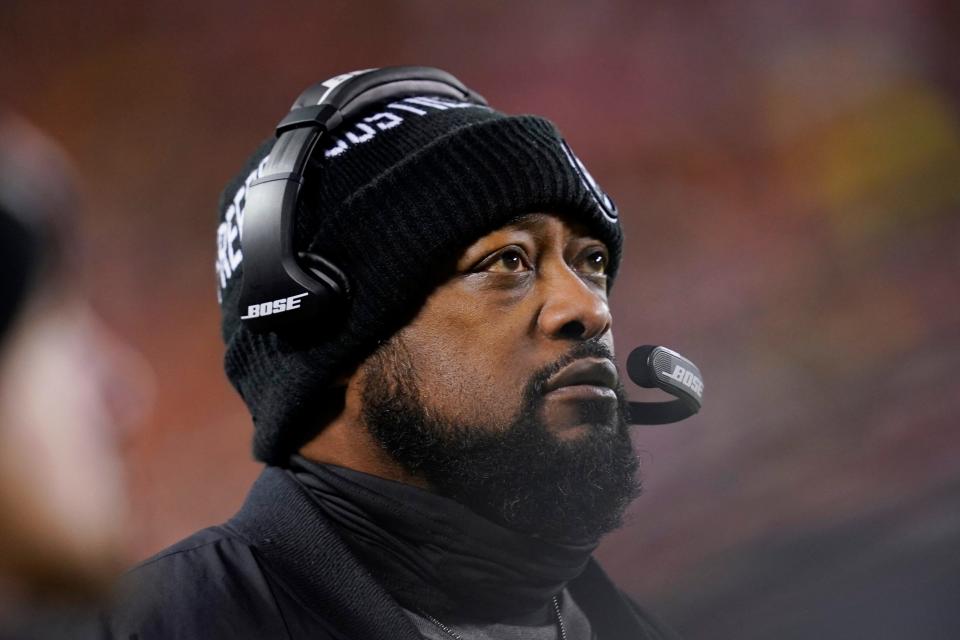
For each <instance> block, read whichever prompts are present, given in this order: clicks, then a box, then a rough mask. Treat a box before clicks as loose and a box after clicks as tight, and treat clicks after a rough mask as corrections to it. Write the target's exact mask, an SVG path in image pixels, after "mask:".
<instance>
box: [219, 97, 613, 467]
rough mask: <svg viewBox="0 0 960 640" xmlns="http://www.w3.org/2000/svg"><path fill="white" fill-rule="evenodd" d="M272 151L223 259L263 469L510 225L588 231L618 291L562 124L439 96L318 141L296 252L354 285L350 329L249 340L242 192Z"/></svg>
mask: <svg viewBox="0 0 960 640" xmlns="http://www.w3.org/2000/svg"><path fill="white" fill-rule="evenodd" d="M272 144H273V139H271V140H268V141H267V142H265V143H264V144H262V145H261V146H260V148H259V149H258V150H257V151H256V152H255V153H254V154H253V156H252V157H251V158H250V160H249V161H248V162H247V165H246V167H245V168H244V169H243V171H241V173H240V174H239V175H238V176H237V177H236V178H235V179H234V180H233V181H232V182H231V183H230V184H229V185H228V186H227V187H226V189H225V190H224V193H223V196H222V197H221V202H220V226H219V228H218V232H217V261H216V270H217V279H218V297H219V300H220V308H221V313H222V334H223V339H224V342H225V344H226V355H225V368H226V373H227V377H228V378H229V379H230V381H231V383H232V384H233V385H234V386H235V387H236V389H237V391H239V393H240V395H241V396H242V397H243V399H244V401H245V402H246V404H247V406H248V407H249V409H250V412H251V414H252V416H253V422H254V427H255V433H254V442H253V453H254V456H255V457H256V458H258V459H259V460H261V461H263V462H267V463H274V464H279V463H283V462H284V461H286V460H287V458H288V457H289V456H290V454H291V453H293V452H295V451H296V450H297V449H299V447H300V446H302V445H303V444H305V443H306V442H307V441H309V440H310V439H311V438H312V437H313V436H314V435H316V433H318V432H319V430H320V429H322V427H323V424H322V420H321V418H320V417H319V416H321V415H322V413H323V411H322V410H323V406H324V402H325V401H328V400H327V399H328V398H329V396H328V394H327V393H326V391H327V390H328V389H330V388H331V386H332V382H333V381H334V380H335V379H336V377H337V376H338V375H340V374H341V373H343V372H346V371H349V370H350V369H351V368H352V367H354V366H356V365H357V364H358V363H359V362H362V361H363V360H364V359H365V358H366V357H367V356H368V355H369V354H370V353H372V352H373V350H374V349H375V348H376V347H377V345H378V344H380V343H382V342H383V341H384V340H386V339H387V338H389V337H390V336H391V335H392V334H393V333H394V332H396V331H397V330H398V329H400V328H401V327H402V326H404V325H405V324H406V323H407V322H408V321H409V320H410V319H411V318H412V317H413V315H414V314H415V313H416V311H417V310H418V309H419V308H420V306H421V305H422V304H423V301H424V300H425V299H426V297H427V296H428V295H429V293H430V291H431V290H432V289H433V288H434V287H435V286H436V285H437V284H439V281H438V279H437V274H438V272H442V270H443V269H446V268H448V267H449V266H450V265H452V264H453V262H454V261H455V259H456V258H457V256H458V255H459V254H460V253H461V252H462V251H463V250H464V249H465V248H466V247H467V246H469V245H470V244H472V243H473V242H474V241H476V240H477V239H478V238H480V237H482V236H484V235H486V234H487V233H490V232H491V231H493V230H495V229H498V228H500V227H502V226H504V225H505V224H507V223H508V222H509V221H511V220H512V219H514V218H516V217H518V216H521V215H524V214H527V213H535V212H543V213H556V214H561V215H566V216H570V217H573V218H575V219H577V220H578V221H580V222H583V223H585V224H586V225H588V227H589V228H590V229H591V231H592V233H594V234H595V235H596V236H597V238H598V239H600V240H602V241H604V242H605V243H606V245H607V246H608V249H609V252H610V262H609V271H608V273H609V275H610V280H611V281H612V278H613V276H614V275H615V274H616V271H617V266H618V264H619V261H620V253H621V241H622V234H621V229H620V224H619V219H618V217H617V212H616V208H615V207H614V205H613V203H612V202H611V201H610V199H609V198H608V197H607V196H606V194H605V193H604V192H603V191H602V190H601V189H599V187H598V186H597V185H596V183H595V182H594V181H593V179H592V178H591V177H590V174H589V173H588V172H587V171H586V169H585V168H584V167H583V165H582V163H580V161H579V160H578V159H577V158H576V156H575V155H574V154H573V152H572V151H571V150H570V148H569V147H568V146H567V144H566V143H565V142H564V140H563V138H562V137H561V136H560V134H559V132H558V131H557V129H556V128H555V127H554V126H553V124H551V123H550V122H549V121H547V120H545V119H543V118H539V117H536V116H507V115H504V114H502V113H499V112H497V111H494V110H492V109H490V108H487V107H481V106H477V105H473V104H468V103H459V102H453V101H451V100H447V99H444V98H439V97H436V96H411V97H407V98H403V99H397V98H394V99H393V101H392V102H384V103H381V104H379V105H377V106H374V107H371V108H370V109H369V110H368V111H367V112H365V113H362V114H360V115H359V116H358V117H357V118H355V119H354V120H353V121H352V122H347V123H345V124H344V125H343V126H341V127H340V128H338V129H337V130H336V131H335V132H334V135H333V136H331V137H330V138H329V139H327V140H324V141H322V142H321V143H320V144H319V145H318V147H317V149H316V150H315V151H314V153H313V157H312V159H311V161H310V163H309V165H308V168H307V171H306V174H305V177H304V187H303V190H302V193H301V199H300V203H299V207H298V213H297V219H296V238H295V248H296V249H297V250H298V251H304V250H306V251H310V252H313V253H317V254H320V255H322V256H324V257H325V258H327V259H328V260H330V261H332V262H333V263H334V264H336V265H337V266H338V267H339V268H340V269H341V270H342V271H344V272H345V273H346V274H347V277H348V279H349V284H350V287H351V296H350V299H349V302H348V303H347V308H346V310H345V311H344V313H343V318H342V320H341V321H340V322H339V323H338V324H337V326H336V328H335V329H334V330H333V331H330V330H327V331H320V330H319V328H318V331H317V332H316V335H310V336H307V337H304V336H297V337H296V338H294V337H292V336H286V335H278V334H276V333H265V334H258V333H253V332H251V331H250V330H249V329H248V328H246V327H245V326H244V325H243V323H242V321H241V320H240V317H239V316H240V313H239V295H240V288H241V287H240V279H241V278H242V277H243V255H242V249H241V242H240V237H239V236H240V230H241V227H242V224H241V223H242V218H243V207H244V196H245V193H246V185H248V184H249V183H250V181H252V180H254V179H255V178H256V177H257V176H258V173H259V172H260V171H261V169H262V167H263V166H264V159H265V157H266V155H267V154H268V153H269V152H270V149H271V147H272ZM447 275H449V274H447Z"/></svg>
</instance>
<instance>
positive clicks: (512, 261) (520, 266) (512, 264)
mask: <svg viewBox="0 0 960 640" xmlns="http://www.w3.org/2000/svg"><path fill="white" fill-rule="evenodd" d="M480 270H482V271H491V272H493V273H521V272H523V271H529V270H530V261H529V260H528V259H527V254H526V253H524V252H523V249H521V248H520V247H507V248H506V249H503V250H502V251H500V252H499V253H497V254H495V255H493V256H490V258H489V259H487V260H485V261H484V263H483V264H482V265H480Z"/></svg>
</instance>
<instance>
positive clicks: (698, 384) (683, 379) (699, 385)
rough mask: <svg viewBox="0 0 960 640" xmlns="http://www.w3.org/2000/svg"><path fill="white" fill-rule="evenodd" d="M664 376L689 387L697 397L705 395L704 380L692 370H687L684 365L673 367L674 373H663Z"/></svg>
mask: <svg viewBox="0 0 960 640" xmlns="http://www.w3.org/2000/svg"><path fill="white" fill-rule="evenodd" d="M662 375H663V377H664V378H670V379H671V380H676V381H677V382H679V383H680V384H682V385H683V386H685V387H687V388H689V389H690V390H691V391H693V392H694V393H695V394H697V397H698V398H699V397H701V396H702V395H703V381H702V380H701V379H700V378H698V377H697V375H696V374H695V373H693V372H692V371H687V370H686V369H685V368H684V367H682V366H680V365H679V364H678V365H675V366H674V367H673V373H664V374H662Z"/></svg>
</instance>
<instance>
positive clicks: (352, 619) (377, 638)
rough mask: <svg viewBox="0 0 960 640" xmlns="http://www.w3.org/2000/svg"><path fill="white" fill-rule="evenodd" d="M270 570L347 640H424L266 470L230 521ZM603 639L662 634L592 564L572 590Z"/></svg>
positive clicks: (314, 510) (309, 510) (298, 491)
mask: <svg viewBox="0 0 960 640" xmlns="http://www.w3.org/2000/svg"><path fill="white" fill-rule="evenodd" d="M227 526H228V527H230V528H231V529H233V530H234V531H236V532H237V533H238V534H240V535H241V536H242V537H243V538H245V539H246V540H247V542H249V543H250V544H251V545H252V546H253V547H254V548H255V549H256V552H257V554H258V556H259V557H260V558H262V560H263V561H264V563H265V564H266V565H267V566H268V567H269V568H270V569H271V570H272V571H274V572H275V573H277V574H279V575H280V576H282V577H283V580H284V581H285V582H286V583H287V584H288V585H289V586H290V587H291V589H292V590H293V592H294V593H296V594H297V595H298V596H299V598H300V599H301V600H302V601H303V603H304V605H305V606H306V607H307V608H308V609H310V610H312V611H318V612H322V614H321V615H322V616H323V617H324V620H325V622H326V623H328V624H329V625H331V626H333V627H334V628H335V629H337V630H338V631H340V632H341V633H342V634H343V637H345V638H364V640H381V639H382V640H422V638H421V636H420V634H419V633H418V631H417V630H416V627H414V625H413V623H412V622H411V621H410V619H409V618H407V616H406V614H405V613H404V612H403V610H402V609H401V608H400V606H399V605H398V604H397V602H396V601H395V600H394V599H393V598H392V597H391V596H390V595H389V594H388V593H387V592H386V591H385V590H384V589H383V588H382V587H381V586H380V585H379V584H378V583H377V582H376V581H375V580H374V579H373V578H372V577H371V576H370V574H369V572H368V571H367V570H366V568H365V567H363V565H361V564H360V562H359V561H358V560H357V559H356V557H355V556H354V555H353V554H352V553H351V552H350V550H349V549H347V547H346V546H345V545H344V543H343V541H342V540H341V539H340V537H339V534H337V532H336V531H335V530H334V529H333V527H332V525H331V524H330V523H329V522H327V520H326V518H325V516H324V514H323V511H322V510H321V509H320V508H319V507H318V506H317V505H316V504H315V503H314V502H313V499H312V498H311V497H310V496H309V495H308V494H307V492H306V491H304V490H303V488H302V487H300V485H299V484H298V483H297V482H296V481H295V480H294V479H293V478H292V477H291V475H290V472H289V471H286V470H284V469H280V468H278V467H267V468H265V469H264V470H263V472H262V473H261V474H260V477H259V478H257V481H256V482H255V483H254V484H253V487H252V488H251V489H250V493H249V494H248V495H247V499H246V501H245V502H244V504H243V506H242V507H241V508H240V511H239V512H238V513H237V514H236V515H235V516H234V517H233V518H232V519H230V521H229V522H227ZM568 588H569V589H570V592H571V594H572V595H573V597H574V599H575V600H576V602H577V604H578V605H579V606H580V608H581V609H582V610H583V612H584V613H585V614H586V616H587V618H588V619H589V620H590V623H591V625H592V626H593V630H594V632H595V633H596V634H597V636H598V637H600V638H604V639H605V640H620V639H623V640H627V639H630V640H638V639H639V638H649V637H652V636H651V635H648V633H651V632H652V633H653V634H655V635H654V636H653V637H658V636H659V634H656V632H655V631H654V630H653V629H652V628H651V627H650V626H649V625H648V624H647V623H646V622H644V621H643V619H642V618H641V616H640V615H639V614H638V611H637V610H636V609H635V607H634V606H632V605H631V604H630V602H629V601H628V600H627V598H626V597H625V596H624V595H623V594H622V593H621V592H620V590H619V589H617V588H616V587H615V586H614V585H613V583H612V582H610V579H609V578H608V577H607V576H606V574H605V573H604V572H603V569H601V568H600V566H599V565H598V564H597V563H596V561H594V560H593V558H591V559H590V560H589V562H588V563H587V566H586V568H585V570H584V572H583V573H582V574H581V575H580V577H578V578H576V579H574V580H573V581H571V582H570V583H569V584H568Z"/></svg>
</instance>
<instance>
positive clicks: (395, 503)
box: [291, 457, 596, 620]
mask: <svg viewBox="0 0 960 640" xmlns="http://www.w3.org/2000/svg"><path fill="white" fill-rule="evenodd" d="M291 468H292V471H293V472H294V477H295V478H296V479H297V480H298V482H300V484H301V485H302V486H304V488H306V489H307V490H308V491H309V492H310V494H311V495H312V496H313V498H314V500H315V501H316V502H317V504H318V505H319V506H320V508H321V509H322V510H323V511H324V513H325V514H326V515H327V517H328V518H329V520H330V521H331V522H332V523H333V525H334V526H335V528H336V529H337V530H338V531H339V533H340V534H341V537H342V539H343V541H344V542H345V543H346V544H347V546H348V547H350V548H351V549H352V550H353V551H354V553H355V554H356V555H357V557H358V558H359V559H360V560H361V562H363V563H364V564H365V565H366V566H367V568H368V570H369V571H370V572H371V573H372V574H373V575H374V576H375V577H376V578H377V579H378V581H379V582H380V583H381V584H382V585H383V586H384V587H385V588H386V589H387V591H388V592H390V593H391V594H392V595H393V596H394V597H395V598H396V599H397V600H398V601H399V602H400V603H401V604H402V605H403V606H404V607H406V608H407V609H410V610H424V611H427V612H428V613H430V614H432V615H438V616H440V615H455V616H463V617H465V618H473V619H504V618H505V617H513V618H515V619H523V620H531V619H537V618H538V617H540V618H542V616H543V615H544V614H543V612H544V611H547V612H549V609H546V608H545V607H546V606H547V605H549V604H550V602H551V600H550V599H551V598H552V597H553V596H554V595H556V594H557V593H559V592H560V591H562V590H563V588H564V586H565V585H566V583H567V582H568V581H569V580H572V579H573V578H575V577H576V576H578V575H579V574H580V572H581V571H582V570H583V568H584V566H585V565H586V563H587V561H588V560H589V556H590V553H591V552H592V551H593V549H594V547H595V546H596V545H595V544H589V545H577V544H571V545H565V544H559V543H553V542H548V541H545V540H542V539H540V538H536V537H532V536H528V535H525V534H521V533H518V532H515V531H512V530H510V529H506V528H504V527H502V526H501V525H498V524H496V523H494V522H492V521H490V520H487V519H486V518H483V517H482V516H480V515H477V514H476V513H474V512H472V511H470V510H469V509H467V508H466V507H464V506H463V505H461V504H459V503H457V502H455V501H453V500H450V499H448V498H444V497H442V496H439V495H437V494H435V493H432V492H428V491H420V490H418V489H417V488H415V487H414V486H409V485H411V484H412V483H409V482H403V481H402V480H400V481H395V482H387V481H386V480H384V479H381V478H383V476H375V475H374V474H365V473H357V472H356V471H355V470H351V469H343V468H338V467H333V466H329V465H318V464H314V463H312V462H311V461H309V460H305V459H303V458H298V457H294V458H293V460H292V461H291ZM480 585H482V587H481V586H480ZM528 616H529V617H528Z"/></svg>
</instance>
